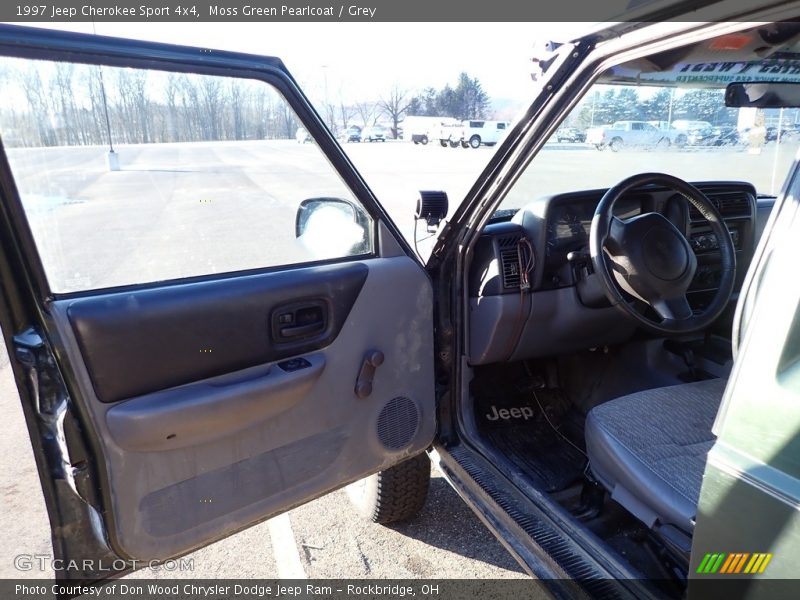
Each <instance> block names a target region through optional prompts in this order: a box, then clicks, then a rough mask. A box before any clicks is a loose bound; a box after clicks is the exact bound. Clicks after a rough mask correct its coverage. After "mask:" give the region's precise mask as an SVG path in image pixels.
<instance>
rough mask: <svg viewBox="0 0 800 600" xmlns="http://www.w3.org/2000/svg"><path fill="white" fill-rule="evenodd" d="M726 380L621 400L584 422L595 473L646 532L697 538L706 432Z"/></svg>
mask: <svg viewBox="0 0 800 600" xmlns="http://www.w3.org/2000/svg"><path fill="white" fill-rule="evenodd" d="M726 383H727V381H726V380H725V379H711V380H707V381H699V382H696V383H687V384H682V385H675V386H670V387H664V388H655V389H652V390H645V391H643V392H637V393H635V394H630V395H628V396H622V397H621V398H616V399H614V400H610V401H609V402H606V403H604V404H600V405H599V406H596V407H595V408H593V409H592V410H591V411H590V412H589V415H588V416H587V419H586V452H587V454H588V456H589V464H590V466H591V470H592V473H593V474H594V475H595V477H596V478H597V479H598V480H599V481H600V483H602V484H603V485H604V486H605V487H606V489H608V490H609V491H610V492H611V497H612V498H613V499H614V500H616V501H617V502H619V503H620V504H622V505H623V506H624V507H625V508H626V509H628V510H629V511H630V512H631V513H632V514H633V515H634V516H636V517H637V518H639V519H640V520H641V521H643V522H644V523H645V524H646V525H647V526H648V527H651V528H652V527H653V525H654V524H655V523H656V521H658V522H659V523H661V524H671V525H674V526H677V527H679V528H680V529H682V530H683V531H685V532H687V533H689V534H691V533H692V532H693V531H694V522H695V516H696V513H697V502H698V499H699V497H700V484H701V483H702V480H703V472H704V470H705V466H706V457H707V455H708V451H709V450H710V449H711V446H712V445H713V444H714V440H715V437H714V434H712V433H711V427H712V425H713V423H714V419H715V417H716V415H717V410H718V409H719V405H720V401H721V400H722V395H723V392H724V391H725V384H726Z"/></svg>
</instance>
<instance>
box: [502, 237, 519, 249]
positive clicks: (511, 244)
mask: <svg viewBox="0 0 800 600" xmlns="http://www.w3.org/2000/svg"><path fill="white" fill-rule="evenodd" d="M520 238H521V236H520V235H519V234H514V235H504V236H501V237H499V238H497V247H498V248H500V250H503V249H505V248H516V247H517V242H519V240H520Z"/></svg>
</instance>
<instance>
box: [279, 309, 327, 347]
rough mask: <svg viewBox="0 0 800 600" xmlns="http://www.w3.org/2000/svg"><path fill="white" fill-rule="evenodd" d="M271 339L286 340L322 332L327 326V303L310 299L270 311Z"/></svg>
mask: <svg viewBox="0 0 800 600" xmlns="http://www.w3.org/2000/svg"><path fill="white" fill-rule="evenodd" d="M271 320H272V339H273V340H275V341H276V342H288V341H292V340H297V339H300V338H311V337H314V336H317V335H320V334H323V333H324V332H325V330H326V329H327V327H328V305H327V304H326V303H325V301H324V300H311V301H306V302H298V303H292V304H289V305H284V306H281V307H279V308H277V309H275V310H274V311H273V312H272V319H271Z"/></svg>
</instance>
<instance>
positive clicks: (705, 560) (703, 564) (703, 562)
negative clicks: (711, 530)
mask: <svg viewBox="0 0 800 600" xmlns="http://www.w3.org/2000/svg"><path fill="white" fill-rule="evenodd" d="M710 559H711V555H710V554H706V555H705V556H704V557H703V560H701V561H700V566H699V567H697V572H698V573H705V572H706V565H707V564H708V561H709V560H710Z"/></svg>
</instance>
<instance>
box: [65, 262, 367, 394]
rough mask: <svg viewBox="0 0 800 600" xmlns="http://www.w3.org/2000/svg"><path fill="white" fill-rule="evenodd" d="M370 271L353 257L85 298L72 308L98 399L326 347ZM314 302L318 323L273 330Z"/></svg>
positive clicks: (71, 317)
mask: <svg viewBox="0 0 800 600" xmlns="http://www.w3.org/2000/svg"><path fill="white" fill-rule="evenodd" d="M366 277H367V267H366V266H365V265H364V264H362V263H352V262H351V263H343V264H339V265H332V266H324V267H314V268H306V269H297V270H292V271H286V272H280V273H268V274H260V275H250V276H242V277H236V278H231V279H222V280H215V281H207V282H201V283H191V284H185V285H174V286H167V287H161V288H155V289H147V290H136V291H133V292H122V293H111V294H105V295H99V296H93V297H91V298H81V299H76V300H72V301H70V302H69V303H68V304H67V306H66V313H67V316H68V317H69V322H70V325H71V326H72V329H73V330H74V332H75V337H76V339H77V341H78V345H79V346H80V350H81V354H82V356H83V357H84V360H85V361H86V366H87V369H88V371H89V375H90V376H91V379H92V383H93V388H94V392H95V394H96V396H97V398H98V399H99V400H100V401H101V402H115V401H118V400H124V399H127V398H132V397H134V396H139V395H141V394H146V393H150V392H155V391H159V390H163V389H166V388H169V387H173V386H176V385H182V384H185V383H189V382H192V381H198V380H201V379H206V378H208V377H214V376H216V375H222V374H224V373H230V372H232V371H238V370H240V369H245V368H248V367H253V366H256V365H261V364H265V363H268V362H270V361H273V360H276V359H279V358H285V357H288V356H294V355H296V354H301V353H304V352H309V351H311V350H315V349H317V348H320V347H324V346H327V345H328V344H330V343H331V341H332V340H333V339H334V338H335V337H336V335H337V334H338V333H339V330H340V329H341V327H342V325H343V323H344V322H345V320H346V318H347V315H348V314H349V312H350V310H351V308H352V306H353V303H354V302H355V300H356V298H357V297H358V294H359V292H360V291H361V288H362V286H363V285H364V281H365V279H366ZM315 303H316V304H318V309H319V312H320V313H321V314H322V317H323V323H322V326H321V327H320V328H319V329H318V330H316V331H312V332H311V333H310V334H309V335H304V336H298V337H296V338H294V337H291V338H279V337H277V336H275V335H273V328H272V323H271V321H272V319H273V317H275V318H277V317H278V316H280V315H282V314H289V315H292V313H293V311H294V310H295V308H293V307H301V306H302V307H307V308H313V306H314V304H315Z"/></svg>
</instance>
